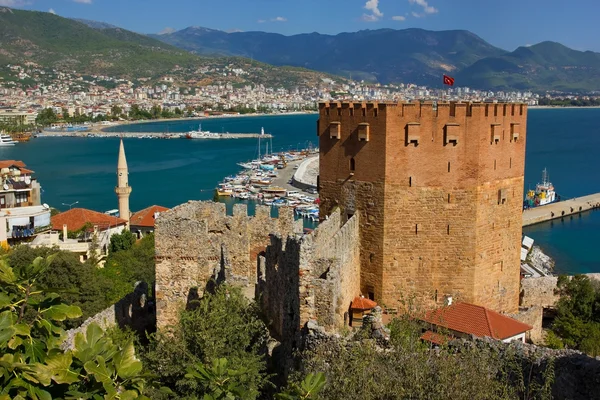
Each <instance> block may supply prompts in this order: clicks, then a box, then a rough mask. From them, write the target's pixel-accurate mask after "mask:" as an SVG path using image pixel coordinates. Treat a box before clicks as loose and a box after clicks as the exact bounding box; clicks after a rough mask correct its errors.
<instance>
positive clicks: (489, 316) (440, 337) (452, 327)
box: [421, 300, 533, 344]
mask: <svg viewBox="0 0 600 400" xmlns="http://www.w3.org/2000/svg"><path fill="white" fill-rule="evenodd" d="M421 320H422V321H424V322H426V323H428V324H429V326H430V328H431V330H429V331H427V332H425V333H424V334H423V336H421V339H423V340H427V341H430V342H433V343H436V344H440V343H443V342H444V341H447V340H448V339H450V338H452V337H456V338H460V337H464V338H468V337H470V336H471V335H475V336H478V337H489V338H492V339H497V340H501V341H503V342H511V341H513V340H518V341H521V342H525V333H526V332H527V331H529V330H531V329H533V327H532V326H531V325H528V324H525V323H523V322H520V321H517V320H515V319H513V318H510V317H507V316H505V315H502V314H499V313H497V312H495V311H492V310H489V309H487V308H485V307H482V306H477V305H475V304H469V303H452V302H451V300H450V305H448V306H445V307H442V308H438V309H435V310H432V311H429V312H428V313H427V314H425V317H423V318H421ZM446 334H447V335H446Z"/></svg>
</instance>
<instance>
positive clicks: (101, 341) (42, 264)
mask: <svg viewBox="0 0 600 400" xmlns="http://www.w3.org/2000/svg"><path fill="white" fill-rule="evenodd" d="M53 258H54V256H52V255H51V256H49V257H46V258H42V257H38V258H36V259H34V260H33V262H32V263H31V264H29V265H27V266H25V267H16V268H11V267H10V266H9V264H8V262H7V260H6V258H2V259H0V353H1V354H2V356H1V357H0V399H2V400H4V399H9V398H15V399H43V400H46V399H60V398H78V399H92V398H94V399H96V398H102V397H104V398H107V399H135V398H145V397H144V396H143V391H144V387H145V385H146V381H147V379H148V378H150V376H148V375H144V374H142V368H143V366H142V363H141V362H140V361H139V360H138V359H137V358H136V356H135V352H134V348H133V342H132V340H129V341H128V342H126V343H125V344H124V345H123V346H118V345H116V344H114V343H113V342H112V340H111V339H110V338H108V337H107V336H105V335H104V333H103V331H102V329H101V328H100V327H99V326H98V325H96V324H90V325H88V327H87V331H86V333H85V335H84V334H83V333H78V334H77V335H76V336H75V347H74V349H73V350H66V351H63V350H62V349H61V348H60V346H61V344H62V341H63V339H64V333H65V332H64V330H63V329H62V328H61V327H60V326H59V325H58V324H57V323H58V322H61V321H64V320H66V319H69V318H76V317H79V316H81V310H80V309H79V307H77V306H69V305H66V304H63V303H61V302H60V299H59V297H58V295H57V294H55V293H47V292H45V291H44V290H42V289H40V287H39V286H38V285H37V282H38V281H39V279H40V278H41V277H42V276H43V275H44V273H45V272H46V271H47V270H48V268H49V266H50V265H51V263H52V261H53ZM28 313H29V315H30V318H26V315H28Z"/></svg>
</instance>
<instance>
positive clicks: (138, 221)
mask: <svg viewBox="0 0 600 400" xmlns="http://www.w3.org/2000/svg"><path fill="white" fill-rule="evenodd" d="M168 210H169V209H168V208H167V207H162V206H150V207H148V208H144V209H143V210H142V211H138V212H136V213H135V214H133V215H132V216H131V219H130V220H129V223H130V225H131V226H147V227H154V214H155V213H161V212H165V211H168Z"/></svg>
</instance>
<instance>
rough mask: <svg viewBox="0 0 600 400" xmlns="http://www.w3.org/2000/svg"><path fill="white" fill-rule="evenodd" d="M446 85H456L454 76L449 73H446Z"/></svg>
mask: <svg viewBox="0 0 600 400" xmlns="http://www.w3.org/2000/svg"><path fill="white" fill-rule="evenodd" d="M444 85H449V86H454V78H453V77H451V76H448V75H444Z"/></svg>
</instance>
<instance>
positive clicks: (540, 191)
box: [523, 168, 560, 209]
mask: <svg viewBox="0 0 600 400" xmlns="http://www.w3.org/2000/svg"><path fill="white" fill-rule="evenodd" d="M557 201H560V196H559V195H557V194H556V192H555V191H554V185H553V184H552V183H551V182H550V179H549V176H548V171H547V170H546V168H544V170H543V171H542V181H541V182H540V183H538V184H537V185H535V191H534V190H531V189H530V190H528V191H527V195H526V197H525V201H524V202H523V208H525V209H527V208H533V207H540V206H545V205H546V204H550V203H554V202H557Z"/></svg>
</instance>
